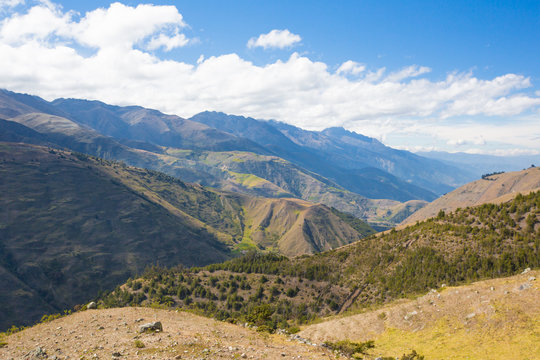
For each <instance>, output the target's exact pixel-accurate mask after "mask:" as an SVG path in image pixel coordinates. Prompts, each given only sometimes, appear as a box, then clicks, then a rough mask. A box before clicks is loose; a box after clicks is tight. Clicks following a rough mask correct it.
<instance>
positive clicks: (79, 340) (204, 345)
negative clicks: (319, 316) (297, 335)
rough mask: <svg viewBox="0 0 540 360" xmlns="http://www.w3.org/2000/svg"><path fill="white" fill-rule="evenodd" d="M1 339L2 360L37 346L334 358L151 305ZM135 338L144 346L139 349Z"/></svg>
mask: <svg viewBox="0 0 540 360" xmlns="http://www.w3.org/2000/svg"><path fill="white" fill-rule="evenodd" d="M141 319H142V320H141ZM153 321H160V322H161V323H162V324H163V332H157V333H143V334H139V333H138V330H139V326H140V325H141V324H145V323H148V322H153ZM5 341H6V342H7V346H5V347H3V348H0V359H33V358H32V357H29V356H27V354H29V353H31V352H33V351H35V350H36V349H37V348H38V347H40V348H41V349H42V350H43V351H45V352H46V353H47V357H42V358H48V359H111V358H112V359H118V360H120V359H222V358H223V359H242V358H247V359H292V358H295V359H334V358H336V357H335V356H334V354H332V352H331V351H330V350H328V349H326V348H324V347H321V346H318V345H307V344H303V343H300V342H298V341H293V340H290V339H289V337H287V336H285V335H278V334H274V335H270V334H266V333H258V332H256V331H254V330H252V329H248V328H244V327H241V326H238V325H232V324H228V323H224V322H219V321H215V320H212V319H208V318H204V317H200V316H197V315H193V314H191V313H186V312H181V311H180V312H176V311H168V310H158V309H151V308H117V309H103V310H86V311H83V312H78V313H75V314H72V315H70V316H66V317H63V318H60V319H57V320H54V321H51V322H48V323H43V324H39V325H37V326H34V327H32V328H29V329H26V330H24V331H22V332H19V333H15V334H13V335H11V336H9V337H8V338H7V339H5ZM136 341H140V342H141V343H140V345H141V344H143V345H144V347H143V348H137V347H136V344H135V342H136ZM54 356H56V358H55V357H54ZM35 359H38V357H35Z"/></svg>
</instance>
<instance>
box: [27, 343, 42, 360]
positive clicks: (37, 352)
mask: <svg viewBox="0 0 540 360" xmlns="http://www.w3.org/2000/svg"><path fill="white" fill-rule="evenodd" d="M47 357H48V356H47V352H46V351H45V350H43V349H42V348H41V347H39V346H38V347H37V348H35V349H34V350H32V351H30V352H29V353H28V354H26V356H25V357H24V359H27V360H37V359H47Z"/></svg>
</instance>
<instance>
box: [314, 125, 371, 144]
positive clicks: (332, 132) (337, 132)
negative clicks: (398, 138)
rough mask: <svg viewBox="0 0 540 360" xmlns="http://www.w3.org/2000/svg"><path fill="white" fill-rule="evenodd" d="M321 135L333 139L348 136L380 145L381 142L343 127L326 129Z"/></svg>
mask: <svg viewBox="0 0 540 360" xmlns="http://www.w3.org/2000/svg"><path fill="white" fill-rule="evenodd" d="M321 133H322V134H325V135H327V136H331V137H344V136H348V137H352V138H355V139H357V140H361V141H364V142H371V143H380V141H378V140H377V139H374V138H372V137H369V136H365V135H362V134H358V133H357V132H354V131H350V130H347V129H345V128H343V127H341V126H335V127H329V128H326V129H324V130H323V131H321Z"/></svg>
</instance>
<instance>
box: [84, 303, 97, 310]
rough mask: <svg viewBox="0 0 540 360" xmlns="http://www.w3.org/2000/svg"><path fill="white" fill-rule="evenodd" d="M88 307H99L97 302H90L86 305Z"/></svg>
mask: <svg viewBox="0 0 540 360" xmlns="http://www.w3.org/2000/svg"><path fill="white" fill-rule="evenodd" d="M86 308H87V309H97V304H96V303H95V302H93V301H92V302H89V303H88V304H87V305H86Z"/></svg>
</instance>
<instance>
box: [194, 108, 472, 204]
mask: <svg viewBox="0 0 540 360" xmlns="http://www.w3.org/2000/svg"><path fill="white" fill-rule="evenodd" d="M191 120H194V121H198V122H202V123H204V124H206V125H209V126H212V127H215V128H217V129H220V130H222V131H225V132H228V133H231V134H235V135H237V136H242V137H245V138H248V139H250V140H253V141H255V142H257V143H259V144H261V145H263V146H264V147H266V148H268V149H271V150H272V151H273V152H274V153H275V154H277V155H278V156H280V157H282V158H284V159H287V160H289V161H291V162H293V163H297V164H299V165H300V166H303V167H305V168H307V169H309V170H311V171H314V172H316V173H318V174H321V175H323V176H325V177H327V178H329V179H332V180H333V181H335V182H336V183H338V184H340V185H341V186H343V187H345V188H346V189H348V190H350V191H354V192H357V193H359V194H361V195H364V196H366V197H368V198H372V199H381V198H386V199H394V200H399V201H407V200H412V199H423V200H433V199H434V198H436V197H437V194H442V193H444V192H447V191H449V190H451V189H452V188H454V187H455V186H457V185H460V184H462V183H464V182H466V181H467V180H468V179H469V174H468V173H467V172H466V171H463V170H461V171H460V170H457V169H456V168H455V167H453V166H448V165H446V164H443V163H441V162H439V161H436V160H432V159H426V158H423V157H420V156H418V155H415V154H413V153H410V152H408V151H402V150H396V149H392V148H389V147H387V146H385V145H383V144H382V143H380V142H379V141H377V140H376V139H373V138H369V137H366V136H363V135H360V134H356V133H354V132H350V131H347V130H345V129H343V128H330V129H326V130H324V131H320V132H318V131H307V130H303V129H300V128H297V127H295V126H292V125H287V124H285V123H281V122H277V121H261V120H255V119H252V118H246V117H242V116H232V115H226V114H223V113H216V112H203V113H200V114H197V115H195V116H193V117H192V118H191ZM377 170H379V171H377Z"/></svg>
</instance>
